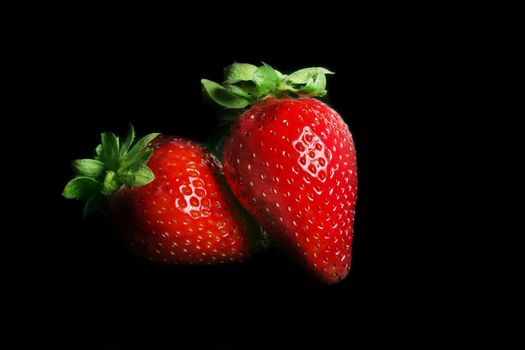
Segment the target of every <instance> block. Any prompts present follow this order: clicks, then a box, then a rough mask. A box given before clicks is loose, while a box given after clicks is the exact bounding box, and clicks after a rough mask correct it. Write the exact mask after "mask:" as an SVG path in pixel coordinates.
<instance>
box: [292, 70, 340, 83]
mask: <svg viewBox="0 0 525 350" xmlns="http://www.w3.org/2000/svg"><path fill="white" fill-rule="evenodd" d="M325 74H334V73H333V72H331V71H329V70H328V69H326V68H323V67H312V68H304V69H299V70H298V71H295V72H293V73H292V74H290V75H289V76H288V77H287V78H286V81H285V83H286V84H289V85H306V84H307V83H308V80H309V79H310V78H311V79H314V80H315V79H316V78H317V76H318V75H325Z"/></svg>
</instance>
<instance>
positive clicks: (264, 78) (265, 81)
mask: <svg viewBox="0 0 525 350" xmlns="http://www.w3.org/2000/svg"><path fill="white" fill-rule="evenodd" d="M252 80H253V82H254V83H255V85H256V86H257V93H258V94H257V95H258V96H266V95H268V94H269V93H271V92H272V91H275V89H276V88H277V87H278V86H279V84H280V83H281V78H280V77H279V75H278V74H277V72H276V71H275V70H274V69H273V68H272V67H271V66H269V65H267V64H266V63H264V64H263V65H262V66H260V67H259V68H257V70H256V71H255V73H254V74H253V78H252Z"/></svg>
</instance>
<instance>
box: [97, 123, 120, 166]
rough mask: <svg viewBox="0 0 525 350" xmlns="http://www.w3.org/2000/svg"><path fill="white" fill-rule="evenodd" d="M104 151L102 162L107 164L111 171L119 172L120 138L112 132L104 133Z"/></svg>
mask: <svg viewBox="0 0 525 350" xmlns="http://www.w3.org/2000/svg"><path fill="white" fill-rule="evenodd" d="M100 136H101V139H102V151H101V154H100V161H101V162H103V163H104V164H106V167H107V168H108V169H109V170H113V171H115V170H117V169H118V166H119V144H118V138H117V136H115V134H113V133H112V132H103V133H102V134H101V135H100Z"/></svg>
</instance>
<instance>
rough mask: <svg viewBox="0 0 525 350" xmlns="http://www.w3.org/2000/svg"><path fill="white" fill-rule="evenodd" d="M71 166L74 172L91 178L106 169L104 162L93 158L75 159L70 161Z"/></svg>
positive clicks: (99, 174)
mask: <svg viewBox="0 0 525 350" xmlns="http://www.w3.org/2000/svg"><path fill="white" fill-rule="evenodd" d="M71 166H72V167H73V171H74V172H75V174H77V175H80V176H87V177H91V178H97V177H100V176H102V175H103V174H104V171H105V170H106V166H105V165H104V163H102V162H101V161H99V160H95V159H77V160H74V161H72V162H71Z"/></svg>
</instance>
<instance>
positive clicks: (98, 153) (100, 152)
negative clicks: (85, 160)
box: [95, 145, 102, 159]
mask: <svg viewBox="0 0 525 350" xmlns="http://www.w3.org/2000/svg"><path fill="white" fill-rule="evenodd" d="M95 154H96V157H95V158H97V159H99V158H100V155H101V154H102V145H97V147H96V148H95Z"/></svg>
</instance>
